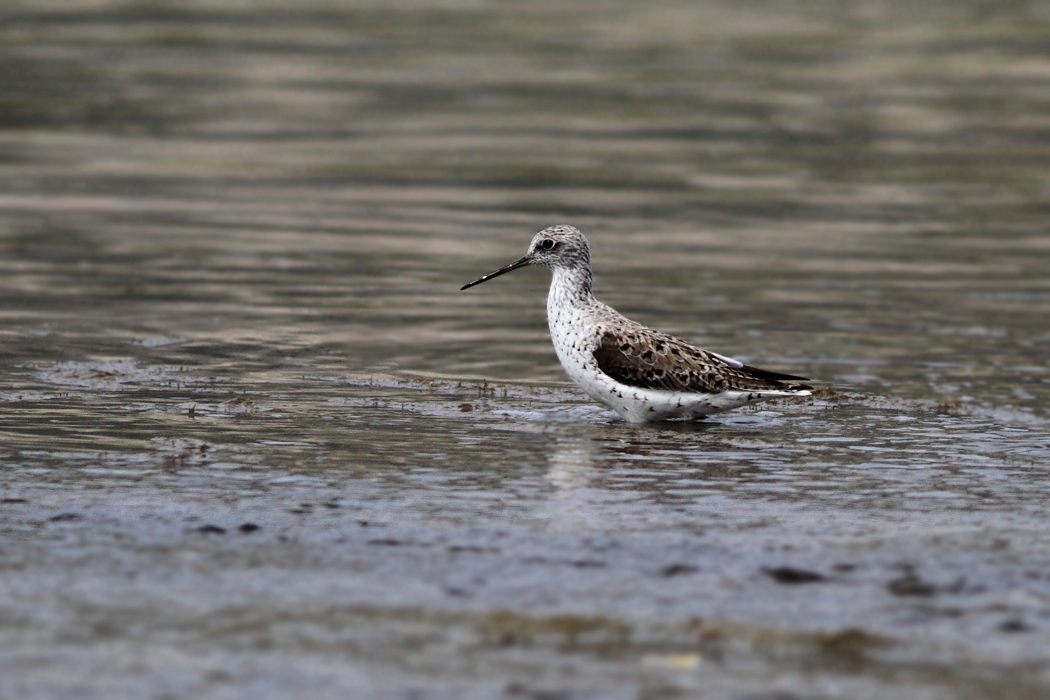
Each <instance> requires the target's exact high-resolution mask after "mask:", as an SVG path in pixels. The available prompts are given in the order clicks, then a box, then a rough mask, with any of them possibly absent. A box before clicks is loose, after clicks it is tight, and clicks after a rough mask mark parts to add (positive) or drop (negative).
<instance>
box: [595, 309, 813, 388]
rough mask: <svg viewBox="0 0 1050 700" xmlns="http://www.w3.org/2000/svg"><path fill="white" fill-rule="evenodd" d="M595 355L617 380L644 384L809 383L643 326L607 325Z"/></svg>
mask: <svg viewBox="0 0 1050 700" xmlns="http://www.w3.org/2000/svg"><path fill="white" fill-rule="evenodd" d="M594 360H595V362H597V363H598V369H600V370H601V371H602V372H604V373H605V374H607V375H609V376H610V377H612V378H613V379H615V380H616V381H618V382H620V383H621V384H626V385H628V386H634V387H638V388H641V389H654V390H658V391H678V392H689V393H701V394H717V393H719V392H722V391H732V390H739V391H750V390H758V391H762V390H792V389H809V388H810V387H808V386H806V385H805V384H798V383H796V382H804V381H807V380H806V378H805V377H796V376H794V375H791V374H780V373H778V372H770V371H768V370H764V369H759V368H757V367H751V366H749V365H745V364H743V363H741V362H738V361H737V360H733V359H731V358H728V357H723V356H722V355H719V354H717V353H713V352H709V351H707V350H703V349H701V348H697V347H694V346H692V345H690V344H688V343H686V342H684V341H681V340H679V339H678V338H675V337H674V336H670V335H667V334H666V333H661V332H659V331H654V330H652V329H650V328H645V327H644V326H637V327H635V328H631V329H629V330H627V331H623V330H619V329H618V330H615V331H614V330H608V329H607V330H605V331H604V332H603V333H602V335H601V338H600V340H599V342H598V346H597V347H596V348H595V350H594Z"/></svg>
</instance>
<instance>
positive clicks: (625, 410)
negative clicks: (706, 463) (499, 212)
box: [460, 224, 813, 424]
mask: <svg viewBox="0 0 1050 700" xmlns="http://www.w3.org/2000/svg"><path fill="white" fill-rule="evenodd" d="M531 265H535V266H540V267H546V268H548V269H550V271H551V273H552V276H551V286H550V292H549V293H548V295H547V322H548V325H549V326H550V333H551V340H552V341H553V342H554V349H555V352H557V355H558V359H559V360H560V361H561V364H562V367H563V368H564V369H565V373H566V374H567V375H568V376H569V378H570V379H571V380H572V381H573V382H574V383H575V384H576V386H578V387H579V388H580V389H582V390H583V392H584V393H585V394H587V396H589V397H590V398H591V399H593V400H594V401H597V402H598V403H601V404H604V405H605V406H608V407H609V408H611V409H612V410H614V411H616V413H618V414H619V415H620V417H621V418H623V419H624V420H625V421H626V422H628V423H632V424H641V423H650V422H656V421H665V420H696V419H702V418H704V417H706V416H709V415H711V414H714V413H719V412H721V411H727V410H730V409H734V408H739V407H741V406H747V405H750V404H754V403H758V402H761V401H767V400H769V399H776V398H782V397H801V396H809V395H811V393H812V389H813V387H811V386H809V385H807V384H805V383H803V382H807V381H810V380H809V379H807V378H806V377H797V376H794V375H791V374H781V373H779V372H771V371H769V370H765V369H759V368H758V367H752V366H750V365H747V364H744V363H743V362H740V361H739V360H735V359H733V358H731V357H726V356H725V355H720V354H718V353H716V352H712V351H710V350H704V349H702V348H698V347H695V346H693V345H690V344H689V343H686V342H685V341H683V340H680V339H678V338H676V337H674V336H672V335H669V334H667V333H663V332H661V331H657V330H653V329H652V328H648V327H646V326H643V325H642V324H640V323H637V322H635V321H632V320H631V319H629V318H627V317H625V316H623V315H622V314H620V313H619V312H617V311H616V310H615V309H613V308H612V307H611V306H609V305H607V304H603V303H602V302H600V301H598V300H597V299H595V298H594V294H593V292H592V288H593V285H594V277H593V275H592V273H591V250H590V245H589V244H588V242H587V238H586V237H585V236H584V235H583V233H582V232H581V231H580V230H579V229H577V228H576V227H574V226H569V225H566V224H559V225H556V226H550V227H548V228H545V229H543V230H542V231H540V232H539V233H537V234H536V235H535V236H534V237H533V239H532V242H531V243H530V244H529V248H528V252H526V253H525V255H524V256H522V257H521V258H519V259H517V260H515V261H514V262H512V263H510V264H509V265H504V266H503V267H501V268H499V269H498V270H496V271H495V272H492V273H489V274H487V275H485V276H483V277H480V278H478V279H476V280H474V281H473V282H469V283H467V284H465V285H463V286H462V287H461V288H460V291H464V290H467V289H470V288H471V287H474V286H476V285H479V284H481V283H483V282H488V281H489V280H492V279H495V278H496V277H499V276H501V275H505V274H507V273H508V272H512V271H514V270H518V269H521V268H523V267H528V266H531Z"/></svg>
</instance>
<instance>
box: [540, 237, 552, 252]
mask: <svg viewBox="0 0 1050 700" xmlns="http://www.w3.org/2000/svg"><path fill="white" fill-rule="evenodd" d="M540 248H543V249H544V250H551V249H552V248H554V241H552V240H551V239H549V238H544V239H543V240H542V241H540Z"/></svg>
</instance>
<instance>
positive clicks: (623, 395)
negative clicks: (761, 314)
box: [547, 268, 810, 423]
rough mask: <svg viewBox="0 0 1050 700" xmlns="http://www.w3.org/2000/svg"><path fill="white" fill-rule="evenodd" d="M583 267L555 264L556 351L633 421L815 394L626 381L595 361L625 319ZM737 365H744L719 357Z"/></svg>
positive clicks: (584, 383)
mask: <svg viewBox="0 0 1050 700" xmlns="http://www.w3.org/2000/svg"><path fill="white" fill-rule="evenodd" d="M581 274H583V273H582V271H579V270H573V269H567V268H555V269H554V270H553V279H552V280H551V288H550V293H549V294H548V296H547V322H548V324H549V326H550V331H551V339H552V340H553V341H554V350H555V351H556V352H557V353H558V359H559V360H560V361H561V365H562V367H564V368H565V373H566V374H568V375H569V379H571V380H572V381H573V382H574V383H575V384H576V385H577V386H578V387H580V389H582V390H583V391H584V393H586V394H587V395H588V396H590V397H591V398H592V399H594V400H595V401H597V402H599V403H602V404H605V405H606V406H608V407H609V408H611V409H612V410H614V411H616V412H617V413H619V414H620V416H622V417H623V419H624V420H626V421H627V422H629V423H647V422H650V421H657V420H668V419H672V418H677V419H690V418H700V417H702V416H707V415H710V414H712V413H718V412H719V411H727V410H729V409H732V408H738V407H740V406H746V405H748V404H752V403H758V402H760V401H767V400H769V399H775V398H780V397H788V396H809V395H810V392H809V391H806V390H804V389H796V390H785V391H778V390H757V389H756V390H751V391H738V390H733V391H723V392H720V393H717V394H709V393H694V392H677V391H657V390H653V389H641V388H638V387H632V386H627V385H626V384H621V383H620V382H618V381H616V380H615V379H613V378H612V377H610V376H608V375H607V374H605V373H604V372H602V371H601V370H600V369H599V368H598V363H597V362H596V361H595V360H594V350H595V349H596V348H597V346H598V343H599V340H600V338H601V336H602V334H603V333H604V332H605V330H606V329H607V328H610V327H614V326H615V324H616V321H617V319H622V318H623V317H622V316H620V314H619V313H617V312H616V311H615V310H613V309H612V308H611V307H609V306H606V305H605V304H602V303H601V302H599V301H598V300H596V299H595V298H594V297H593V296H592V295H591V293H590V289H589V287H588V285H585V284H584V281H583V279H582V278H581V277H580V275H581ZM718 357H719V358H721V359H722V360H724V361H725V362H726V363H727V364H728V365H730V366H732V367H737V368H739V367H742V366H743V363H741V362H740V361H738V360H734V359H732V358H728V357H723V356H721V355H718Z"/></svg>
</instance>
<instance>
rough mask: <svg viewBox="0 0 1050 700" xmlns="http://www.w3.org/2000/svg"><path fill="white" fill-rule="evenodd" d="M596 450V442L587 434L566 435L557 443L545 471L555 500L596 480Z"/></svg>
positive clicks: (597, 472) (597, 475)
mask: <svg viewBox="0 0 1050 700" xmlns="http://www.w3.org/2000/svg"><path fill="white" fill-rule="evenodd" d="M598 450H599V445H598V443H597V441H596V440H595V439H594V437H593V436H591V435H589V434H582V435H568V436H565V437H564V438H562V439H561V440H559V441H558V443H557V446H556V447H555V448H554V451H553V452H551V454H550V458H549V464H550V466H549V467H548V469H547V480H548V481H550V483H551V485H552V486H553V487H554V492H555V497H556V498H558V497H561V498H564V497H566V496H568V495H569V494H571V493H572V492H573V491H576V490H577V489H581V488H585V487H587V486H589V485H591V484H592V483H593V482H595V481H597V480H598V478H599V476H600V473H599V470H598V469H597V467H596V466H595V454H596V453H597V451H598Z"/></svg>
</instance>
